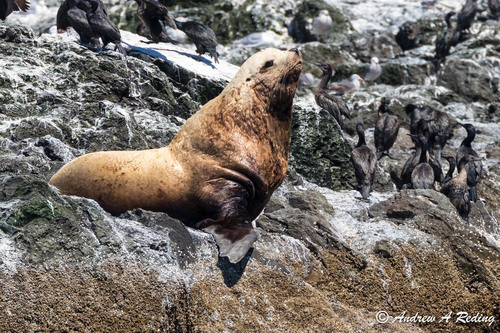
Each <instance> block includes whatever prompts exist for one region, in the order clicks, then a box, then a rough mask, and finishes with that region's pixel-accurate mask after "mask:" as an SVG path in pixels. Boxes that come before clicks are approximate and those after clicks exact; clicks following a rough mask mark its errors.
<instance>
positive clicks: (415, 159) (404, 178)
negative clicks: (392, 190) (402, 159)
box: [399, 134, 422, 189]
mask: <svg viewBox="0 0 500 333" xmlns="http://www.w3.org/2000/svg"><path fill="white" fill-rule="evenodd" d="M408 135H409V136H410V137H411V139H412V141H413V142H414V143H415V152H414V153H413V155H412V156H411V157H410V158H409V159H408V160H407V161H406V163H405V165H404V166H403V169H402V170H401V181H400V186H399V188H400V189H401V188H403V186H405V185H407V184H411V174H412V172H413V169H415V167H416V166H417V165H418V163H419V160H420V155H421V153H422V145H421V144H420V141H418V140H417V139H416V137H417V136H416V135H413V134H408Z"/></svg>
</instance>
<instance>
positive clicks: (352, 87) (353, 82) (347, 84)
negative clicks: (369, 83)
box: [327, 74, 363, 95]
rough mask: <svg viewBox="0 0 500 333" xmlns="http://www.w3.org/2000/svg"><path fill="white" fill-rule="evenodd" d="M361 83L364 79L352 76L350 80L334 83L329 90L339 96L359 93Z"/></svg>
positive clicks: (355, 75)
mask: <svg viewBox="0 0 500 333" xmlns="http://www.w3.org/2000/svg"><path fill="white" fill-rule="evenodd" d="M361 81H363V79H362V78H361V77H360V76H359V75H358V74H352V75H351V77H350V78H349V80H344V81H340V82H335V83H332V84H330V85H329V86H328V87H327V89H328V90H333V91H335V92H336V93H337V95H344V94H345V93H350V92H355V91H357V90H358V89H359V87H360V86H361Z"/></svg>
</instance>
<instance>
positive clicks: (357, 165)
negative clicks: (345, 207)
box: [351, 123, 377, 200]
mask: <svg viewBox="0 0 500 333" xmlns="http://www.w3.org/2000/svg"><path fill="white" fill-rule="evenodd" d="M356 131H357V132H358V138H359V139H358V144H357V145H356V148H354V149H353V150H352V152H351V162H352V165H353V166H354V173H355V174H356V179H357V180H358V184H359V185H361V194H362V196H363V199H365V200H366V199H368V196H369V195H370V191H371V187H372V184H373V180H374V179H375V170H376V168H377V156H376V155H375V153H374V152H373V150H372V149H371V148H370V147H368V146H367V145H366V141H365V130H364V128H363V125H362V124H360V123H358V124H357V125H356Z"/></svg>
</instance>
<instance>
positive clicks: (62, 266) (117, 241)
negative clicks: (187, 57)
mask: <svg viewBox="0 0 500 333" xmlns="http://www.w3.org/2000/svg"><path fill="white" fill-rule="evenodd" d="M165 3H166V4H167V5H169V6H175V5H177V7H172V8H170V7H169V10H170V11H171V12H172V13H174V14H173V15H174V16H186V17H189V18H191V19H196V20H198V21H200V22H203V23H210V24H212V23H213V24H212V28H214V30H215V31H217V33H218V37H220V39H219V41H220V42H221V43H222V44H224V45H223V46H222V50H221V52H220V53H221V54H222V55H223V58H224V57H226V59H231V61H233V62H234V63H236V64H238V63H241V62H242V61H243V60H244V59H245V58H246V57H247V56H249V55H251V54H252V53H254V52H256V50H258V49H259V48H261V47H262V46H259V47H254V46H250V47H248V46H245V47H241V46H237V45H235V44H229V42H230V41H232V40H233V39H234V38H240V37H243V36H245V35H246V34H248V33H250V32H255V31H263V30H271V31H274V32H275V33H277V34H278V35H279V36H280V38H282V39H281V40H282V42H283V43H284V46H283V47H287V48H290V47H292V46H298V47H299V48H300V49H301V51H302V53H303V56H304V58H305V59H307V60H316V61H327V62H331V63H334V64H338V65H339V66H338V67H337V74H336V76H335V77H334V79H333V80H341V79H343V78H345V77H348V76H349V75H351V74H352V73H360V74H362V73H364V70H365V67H366V64H367V63H368V62H369V58H370V56H373V55H377V56H378V57H379V58H381V59H382V67H383V73H382V75H381V77H380V78H379V79H378V81H376V82H375V83H374V84H371V85H364V86H363V87H362V89H361V90H360V91H358V92H356V93H353V94H350V95H346V96H345V98H346V100H347V101H348V103H349V106H350V107H351V112H352V114H353V119H352V120H351V121H346V129H345V133H341V131H340V129H339V128H338V125H337V124H336V122H335V121H334V120H333V119H332V117H330V116H329V115H328V114H327V113H326V112H324V111H321V110H320V109H319V108H318V107H317V106H316V105H315V104H314V102H313V96H312V93H311V92H312V90H313V89H314V87H312V88H311V87H310V88H307V87H306V88H301V89H300V90H299V91H298V94H297V97H296V101H295V108H294V114H293V117H294V118H293V124H292V139H291V152H290V168H289V172H288V176H287V179H286V180H285V182H284V184H283V185H282V186H281V187H280V188H279V189H278V190H277V191H276V193H275V194H274V196H273V197H272V198H271V200H270V202H269V203H268V205H267V206H266V208H265V210H264V212H263V213H262V214H261V215H260V216H259V217H258V218H257V219H256V221H255V224H256V230H257V233H258V235H259V240H258V241H257V242H256V243H255V249H254V250H253V251H252V252H250V253H249V254H248V255H247V256H246V257H245V258H244V259H243V260H242V261H241V262H240V263H238V264H236V265H231V264H229V263H228V262H227V260H225V259H224V258H218V256H217V253H218V251H217V247H216V245H215V242H214V241H213V239H212V237H211V236H210V235H208V234H206V233H203V232H201V231H198V230H194V229H191V228H188V227H185V226H184V225H183V224H182V223H180V222H179V221H177V220H175V219H172V218H170V217H168V216H167V215H165V214H162V213H154V212H149V211H145V210H141V209H137V210H133V211H129V212H127V213H124V214H122V215H121V216H119V217H113V216H111V215H109V214H108V213H106V212H105V211H103V210H102V209H101V208H100V207H99V206H98V205H97V204H96V203H95V202H94V201H92V200H88V199H84V198H78V197H69V196H61V195H60V194H59V193H58V191H57V190H56V189H55V188H53V187H51V186H49V185H48V184H47V180H48V179H49V178H50V176H51V175H52V174H54V173H55V172H56V171H57V170H58V169H59V168H60V167H61V166H62V165H64V164H65V163H67V162H68V161H70V160H72V159H73V158H75V157H77V156H80V155H82V154H85V153H89V152H92V151H100V150H126V149H148V148H156V147H161V146H165V145H168V143H169V142H170V140H171V139H172V138H173V136H174V135H175V133H177V131H178V130H179V129H180V127H181V126H182V124H183V123H184V121H185V119H187V118H188V117H189V116H190V115H191V114H193V113H194V112H196V110H198V109H199V108H200V107H201V105H203V104H204V103H206V102H207V101H208V100H210V99H211V98H213V97H215V96H216V95H217V94H218V93H219V92H220V91H221V90H222V89H223V88H224V86H225V82H224V81H221V80H220V78H211V77H209V76H204V75H199V74H198V73H197V72H196V70H195V69H190V68H186V66H182V64H176V63H175V62H172V61H169V59H163V58H161V57H160V58H159V57H154V56H152V55H150V54H149V55H148V54H144V53H141V52H135V51H132V52H131V53H130V54H129V56H128V57H127V60H126V61H123V60H122V59H121V58H120V57H119V56H118V55H117V53H115V52H104V54H103V55H100V56H97V55H96V54H95V53H94V52H92V51H89V50H87V49H85V48H84V47H82V46H79V45H78V44H77V43H76V42H75V41H74V39H71V38H69V39H68V38H67V37H65V36H50V35H42V36H39V34H40V33H41V32H46V31H48V29H49V28H48V27H49V25H50V24H49V23H48V22H52V24H53V18H52V21H50V20H45V19H43V17H40V20H41V22H42V23H40V24H38V25H37V27H35V28H33V29H31V28H27V27H25V26H20V25H0V53H1V55H2V57H0V279H1V280H2V284H0V314H1V315H0V328H1V330H2V331H16V332H17V331H49V330H52V331H66V330H69V331H77V330H84V331H85V330H89V331H175V332H190V331H209V332H212V331H238V332H246V331H279V332H304V331H314V332H316V331H331V332H360V331H365V332H388V331H390V332H445V331H453V332H496V331H499V330H500V327H499V321H498V319H499V317H500V314H499V310H498V309H499V308H500V304H499V299H500V284H499V280H498V277H499V276H500V272H499V268H498V267H500V266H499V262H500V260H499V259H500V258H499V256H500V251H499V237H500V225H499V222H498V219H499V215H500V211H499V207H500V203H499V199H498V198H499V192H500V190H499V188H500V184H499V182H500V181H499V178H498V177H499V176H498V175H499V172H500V170H499V168H498V161H499V158H500V154H499V151H498V148H497V147H498V142H499V140H500V138H499V137H498V133H500V132H499V131H498V130H499V128H498V124H497V123H495V121H496V120H497V119H496V118H495V117H497V115H496V112H495V107H498V106H496V104H498V103H497V101H496V100H497V99H498V98H499V96H498V87H499V81H498V74H499V72H498V68H500V67H499V66H498V60H497V59H498V55H499V54H498V52H499V50H498V39H499V35H498V31H499V28H498V27H499V26H498V24H497V23H495V22H488V21H487V22H478V23H475V25H474V26H473V28H472V30H473V31H475V32H477V33H476V34H473V35H472V37H470V38H469V39H468V40H467V41H466V42H464V43H463V44H460V45H459V46H457V47H456V48H455V49H453V50H452V54H451V55H450V57H449V58H448V60H447V62H446V63H445V65H444V66H443V67H442V68H441V70H440V72H438V74H437V75H434V74H433V67H432V65H431V63H430V61H429V59H430V58H432V55H433V45H432V43H433V34H434V33H435V31H438V30H439V29H441V28H442V22H441V21H439V19H438V17H441V16H442V15H441V14H442V13H441V12H444V9H443V7H440V6H441V4H440V1H438V3H437V4H436V9H435V10H434V12H432V14H430V16H431V17H430V18H426V17H422V18H421V19H418V20H416V21H417V22H418V24H419V25H420V26H421V30H422V31H423V32H424V33H423V34H422V35H421V36H420V37H419V43H418V45H417V47H416V48H414V49H412V50H408V51H405V52H404V53H402V52H401V50H400V49H399V46H397V45H396V43H395V40H394V36H395V35H396V33H397V29H395V28H394V27H395V26H396V24H395V22H393V21H391V19H390V18H388V16H387V15H390V14H391V13H388V12H387V11H385V12H383V13H380V12H378V11H375V13H377V14H379V15H374V17H380V18H381V19H380V20H379V22H377V23H378V24H380V26H377V25H374V24H373V22H371V21H370V18H369V17H368V18H367V17H365V16H363V15H361V14H360V13H362V12H361V11H360V8H361V7H363V6H365V7H370V6H378V5H380V4H378V3H375V2H366V1H354V2H352V1H346V2H343V1H342V2H338V3H335V6H336V7H333V6H332V5H331V3H330V2H327V1H325V2H323V1H314V2H306V1H304V2H300V3H298V4H295V3H283V4H282V5H283V6H280V9H279V10H277V9H276V8H275V7H276V4H271V3H269V4H266V5H262V4H260V3H258V2H257V3H255V2H252V3H248V2H243V3H237V4H236V3H232V2H228V1H209V2H207V1H202V2H198V1H193V2H189V3H188V2H182V3H179V2H175V1H166V2H165ZM46 4H47V6H48V7H49V9H50V8H52V7H51V6H57V3H56V2H51V1H46ZM280 4H281V3H280ZM299 5H300V6H302V7H304V6H306V7H307V6H308V7H307V8H309V9H303V12H304V17H303V19H304V22H305V23H304V24H306V26H309V25H310V24H311V21H312V18H313V17H314V16H315V15H316V14H317V12H318V11H319V10H320V9H324V8H326V9H328V10H329V12H330V14H331V15H332V17H333V15H334V14H335V15H337V16H336V17H335V18H336V22H337V23H338V25H336V27H335V29H334V30H333V31H332V33H331V35H328V36H325V37H324V38H323V40H320V41H313V42H308V43H305V44H293V40H292V38H291V37H290V36H287V33H288V32H287V28H286V26H285V24H284V23H288V21H289V20H292V19H293V18H296V17H297V14H298V13H299V11H297V10H296V9H295V10H293V9H292V8H299ZM406 5H407V6H416V5H415V4H413V3H411V4H406ZM37 6H38V5H37ZM302 7H300V8H302ZM304 8H305V7H304ZM346 8H348V9H346ZM377 8H378V7H377ZM377 8H375V9H377ZM412 8H413V10H416V9H415V7H412ZM447 8H448V7H446V9H447ZM135 10H136V8H135V4H133V5H125V6H124V5H122V4H120V3H119V2H117V1H115V2H109V11H110V12H111V13H112V14H111V15H114V16H112V17H114V20H116V21H118V20H122V22H121V23H122V25H121V27H122V28H125V29H128V30H131V31H135V25H136V23H137V22H136V20H134V19H131V18H133V17H135ZM377 10H378V9H377ZM399 10H400V7H397V6H395V7H391V11H394V12H398V11H399ZM438 12H439V13H438ZM54 13H55V11H54ZM263 13H265V15H264V14H263ZM405 13H406V12H405ZM406 15H407V14H403V15H402V17H401V18H398V21H397V24H399V25H401V24H403V23H404V22H405V21H408V20H409V18H408V17H406ZM54 16H55V14H54ZM372 16H373V15H372ZM210 17H213V22H210ZM283 19H285V20H284V21H286V22H281V21H283ZM44 20H45V21H44ZM411 21H412V22H415V20H411ZM43 22H45V23H43ZM360 22H364V23H363V24H365V25H366V26H367V28H366V29H364V28H363V29H361V28H360V27H363V24H360ZM161 47H166V48H168V46H163V45H162V46H161ZM188 47H189V46H188ZM374 52H380V53H374ZM185 53H186V54H188V53H193V51H192V49H186V51H185ZM223 66H228V65H226V64H223V65H221V67H223ZM218 69H221V68H218ZM222 69H223V68H222ZM304 71H312V73H313V74H314V75H315V76H317V77H318V76H319V72H317V71H314V70H313V67H312V66H309V67H308V65H307V66H305V67H304ZM383 96H385V97H387V98H389V99H390V101H391V103H390V108H391V110H392V111H393V112H394V113H395V114H397V115H398V117H399V118H400V120H401V123H402V128H401V130H400V134H399V137H398V140H397V141H396V143H395V146H394V147H393V148H392V149H391V152H392V154H393V155H394V156H395V157H396V158H398V159H397V160H392V159H388V158H387V157H384V158H383V159H382V160H380V161H379V165H378V169H377V176H376V182H375V185H374V192H373V193H372V196H371V197H370V200H369V201H366V202H365V201H363V200H362V199H361V195H360V194H359V193H358V192H357V191H354V190H353V188H355V187H356V183H355V179H354V174H353V170H352V167H351V164H350V161H349V157H350V152H351V149H352V147H353V146H354V145H355V142H356V140H357V138H356V137H354V136H353V135H354V134H355V132H354V128H355V125H356V122H358V121H362V122H363V123H364V124H365V128H367V131H366V135H367V142H368V145H370V146H372V147H373V126H374V124H375V122H376V119H377V113H376V110H377V108H378V105H379V103H380V99H381V98H382V97H383ZM410 102H413V103H415V102H416V103H417V104H419V105H423V106H426V107H429V108H432V109H436V110H441V111H447V112H448V113H449V114H450V117H451V118H452V123H453V124H454V123H455V122H456V121H457V120H458V121H461V122H472V123H473V124H474V125H475V126H476V128H478V129H479V133H478V136H477V138H476V140H475V141H474V147H475V148H476V149H477V150H478V152H479V154H480V156H481V157H482V158H485V159H486V161H485V173H484V177H483V179H482V181H481V182H480V183H479V186H478V191H479V196H480V198H481V200H480V201H479V202H478V203H476V204H473V205H472V211H471V215H470V224H467V223H465V222H464V221H463V220H462V219H461V218H460V217H459V215H458V214H457V213H456V210H455V208H454V207H453V206H452V205H451V203H450V202H449V200H448V199H447V198H446V197H445V196H444V195H442V194H440V193H439V192H437V191H431V190H425V191H424V190H422V191H417V190H407V191H402V192H396V190H395V185H394V183H395V182H396V183H397V181H398V179H399V176H400V172H401V168H402V166H403V165H404V163H405V161H406V159H407V158H408V157H409V156H410V154H412V151H411V150H410V147H411V146H412V143H411V140H410V139H409V137H408V136H407V135H406V134H407V133H408V118H407V116H406V114H405V111H404V106H405V105H406V104H407V103H410ZM495 103H496V104H495ZM490 105H493V107H490ZM495 119H496V120H495ZM464 137H465V131H464V130H463V129H462V128H460V126H456V127H454V137H453V138H452V139H451V140H450V142H449V144H448V145H447V146H446V147H445V150H444V152H443V154H444V155H446V154H449V155H454V154H455V152H456V149H457V148H458V146H459V145H460V142H461V140H462V139H463V138H464ZM445 170H447V166H445ZM33 286H36V288H34V287H33ZM381 310H384V311H387V313H388V314H389V315H391V316H392V317H391V319H390V320H389V323H387V324H379V323H377V321H376V320H375V318H376V314H377V312H378V311H381ZM450 311H451V312H453V313H454V314H456V313H457V312H460V311H467V312H468V313H470V314H471V315H474V314H476V313H482V314H485V315H489V316H491V315H493V316H495V318H496V321H495V322H494V323H493V324H491V325H489V324H488V323H487V322H486V323H485V322H482V323H474V324H472V323H470V324H460V323H456V322H454V320H453V319H452V320H451V321H453V322H450V323H444V322H441V323H437V322H434V323H429V324H422V323H420V324H419V323H399V322H397V321H396V322H392V319H393V317H394V316H397V315H400V314H401V313H402V312H405V313H407V314H408V315H413V314H415V313H417V312H418V313H419V314H422V315H431V316H442V315H446V314H447V313H449V312H450ZM452 318H454V317H452Z"/></svg>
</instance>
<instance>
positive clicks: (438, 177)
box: [427, 133, 443, 183]
mask: <svg viewBox="0 0 500 333" xmlns="http://www.w3.org/2000/svg"><path fill="white" fill-rule="evenodd" d="M441 135H442V134H441V133H432V134H431V137H430V139H429V141H428V142H427V151H428V152H429V165H430V166H431V168H432V170H433V171H434V180H435V181H436V182H439V183H441V181H442V180H443V168H442V167H441V155H439V159H438V158H437V156H436V155H435V154H431V152H430V149H431V147H432V145H433V142H435V141H436V140H437V139H436V138H438V137H439V136H441ZM435 152H436V150H434V153H435Z"/></svg>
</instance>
